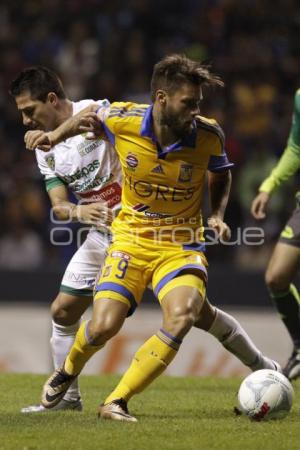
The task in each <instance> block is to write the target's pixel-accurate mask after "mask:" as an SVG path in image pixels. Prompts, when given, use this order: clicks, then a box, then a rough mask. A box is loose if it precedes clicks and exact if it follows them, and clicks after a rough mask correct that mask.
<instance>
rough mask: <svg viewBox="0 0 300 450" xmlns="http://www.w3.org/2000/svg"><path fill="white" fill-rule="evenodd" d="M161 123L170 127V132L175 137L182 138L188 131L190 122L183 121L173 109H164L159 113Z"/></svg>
mask: <svg viewBox="0 0 300 450" xmlns="http://www.w3.org/2000/svg"><path fill="white" fill-rule="evenodd" d="M161 125H166V126H168V127H169V128H170V130H171V132H172V134H173V135H174V136H175V137H176V139H182V138H184V137H185V136H186V135H187V134H189V132H190V128H191V124H190V123H187V122H183V121H182V118H181V117H180V115H178V113H176V112H173V111H170V110H168V111H164V113H163V114H162V115H161Z"/></svg>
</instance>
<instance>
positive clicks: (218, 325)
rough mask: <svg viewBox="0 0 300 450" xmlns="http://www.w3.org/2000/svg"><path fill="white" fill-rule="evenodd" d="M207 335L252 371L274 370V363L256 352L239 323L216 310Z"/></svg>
mask: <svg viewBox="0 0 300 450" xmlns="http://www.w3.org/2000/svg"><path fill="white" fill-rule="evenodd" d="M208 333H210V334H212V335H213V336H215V337H216V338H217V339H218V340H219V341H220V343H221V344H222V345H223V347H225V348H226V350H228V351H229V352H230V353H232V354H233V355H235V356H236V357H237V358H238V359H239V360H240V361H241V362H242V363H243V364H245V365H246V366H248V367H250V369H252V370H253V371H254V370H259V369H272V370H274V369H275V368H276V367H275V364H274V362H273V361H272V360H271V359H270V358H267V357H266V356H264V355H263V354H262V353H261V352H260V351H259V350H258V348H257V347H256V346H255V344H254V343H253V342H252V340H251V339H250V337H249V336H248V334H247V333H246V331H245V330H244V329H243V328H242V326H241V325H240V323H239V322H238V321H237V320H236V319H235V318H234V317H232V316H231V315H230V314H227V313H226V312H224V311H222V310H220V309H218V308H216V317H215V320H214V322H213V324H212V326H211V327H210V329H209V330H208Z"/></svg>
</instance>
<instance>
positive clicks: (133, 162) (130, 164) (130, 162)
mask: <svg viewBox="0 0 300 450" xmlns="http://www.w3.org/2000/svg"><path fill="white" fill-rule="evenodd" d="M126 163H127V168H128V169H129V170H133V171H134V169H135V168H136V167H137V165H138V163H139V161H138V159H137V157H136V156H135V155H134V154H133V153H128V155H127V156H126Z"/></svg>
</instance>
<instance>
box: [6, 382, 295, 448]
mask: <svg viewBox="0 0 300 450" xmlns="http://www.w3.org/2000/svg"><path fill="white" fill-rule="evenodd" d="M44 380H45V377H44V376H39V375H22V374H17V375H16V374H14V375H12V374H0V385H1V403H0V405H1V406H0V449H1V450H52V449H53V450H60V449H66V450H81V449H82V450H90V449H95V450H99V449H103V450H156V449H158V450H192V449H193V450H202V449H203V450H206V449H207V450H210V449H217V450H227V449H228V450H233V449H237V450H249V449H251V450H283V449H284V450H285V449H287V450H292V449H297V450H298V449H299V448H300V426H299V422H300V399H299V395H297V394H298V392H297V391H299V387H298V386H300V381H299V382H298V385H297V383H295V385H294V387H295V394H296V395H295V402H294V405H293V409H292V411H291V413H290V414H289V416H288V417H287V418H286V419H284V420H282V421H273V422H260V423H256V422H251V421H249V420H248V419H247V418H246V417H236V416H235V415H234V413H233V407H234V405H235V404H236V392H237V389H238V387H239V383H240V380H239V379H237V378H235V379H232V378H231V379H218V378H196V377H193V378H170V377H161V379H159V380H158V381H156V382H155V383H154V384H153V386H151V387H150V388H148V389H147V390H146V391H145V392H144V393H142V394H140V395H138V396H136V397H135V398H133V399H132V400H131V402H130V411H131V412H132V413H134V414H135V415H136V417H137V418H138V419H139V422H138V423H136V424H135V423H120V422H110V421H102V420H98V418H97V416H96V408H97V405H98V403H100V401H101V400H103V399H104V397H105V395H106V394H108V393H109V391H110V390H111V389H112V388H113V387H114V385H115V384H116V382H117V380H118V377H116V376H82V377H81V390H82V394H83V400H84V411H83V412H72V411H67V412H60V413H57V412H51V413H42V414H21V413H20V412H19V410H20V408H21V407H22V406H27V405H29V404H34V403H37V399H38V398H39V395H40V390H41V385H42V383H43V381H44Z"/></svg>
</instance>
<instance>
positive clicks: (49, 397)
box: [27, 55, 278, 421]
mask: <svg viewBox="0 0 300 450" xmlns="http://www.w3.org/2000/svg"><path fill="white" fill-rule="evenodd" d="M204 84H207V85H211V86H215V85H216V86H218V85H222V84H223V83H222V82H221V80H220V79H219V78H218V77H216V76H214V75H212V74H211V73H210V72H209V71H208V69H207V68H206V67H204V66H201V64H199V63H197V62H195V61H191V60H189V59H188V58H186V57H184V56H180V55H172V56H168V57H166V58H164V59H163V60H161V61H160V62H159V63H158V64H156V66H155V67H154V72H153V76H152V85H151V91H152V100H153V105H150V106H149V105H139V104H133V103H113V104H112V105H111V107H110V108H100V109H99V110H98V111H97V116H98V117H99V119H100V120H101V122H102V124H103V127H104V130H105V132H106V134H107V136H108V137H109V139H110V140H111V142H112V143H113V144H114V146H115V148H116V151H117V153H118V155H119V159H120V162H121V166H122V172H123V190H122V210H121V212H120V214H119V215H118V217H117V218H116V219H115V221H114V223H113V235H114V238H113V243H112V245H111V247H110V249H109V251H108V256H107V258H106V260H105V264H104V266H103V268H102V271H101V275H100V278H99V280H98V282H97V284H96V287H95V296H94V299H95V301H94V308H93V314H92V319H91V321H89V322H88V323H85V324H83V325H82V326H81V328H80V330H79V331H78V333H77V336H76V340H75V344H74V345H73V347H72V349H71V351H70V353H69V355H68V357H67V359H66V361H65V363H64V366H63V367H62V368H61V369H60V370H57V371H56V372H55V373H54V374H53V375H52V376H51V377H50V378H49V380H48V381H47V382H46V384H45V386H44V392H43V396H42V403H43V405H44V406H45V407H49V408H51V407H52V406H54V405H55V404H56V403H57V402H58V401H59V399H60V398H61V396H62V395H63V392H64V391H65V390H66V389H67V387H68V386H69V384H70V383H71V382H72V381H73V380H74V378H76V376H77V375H78V374H79V373H80V371H81V370H82V368H83V366H84V364H85V363H86V361H87V360H88V359H89V358H90V357H91V356H92V355H93V354H94V353H95V352H96V351H98V350H99V349H100V348H102V347H103V346H104V345H105V343H106V342H107V341H108V340H109V339H110V338H111V337H112V336H114V335H115V334H116V333H117V332H118V331H119V330H120V328H121V326H122V324H123V322H124V320H125V318H126V316H127V315H128V314H130V313H132V312H133V311H134V309H135V308H136V306H137V305H138V304H139V302H140V300H141V297H142V294H143V292H144V290H145V288H146V286H147V285H148V283H149V282H152V286H153V290H154V292H155V294H156V296H157V298H158V300H159V302H160V304H161V308H162V311H163V323H162V327H161V328H160V330H159V331H158V332H157V333H156V334H155V335H154V336H152V337H151V338H150V339H149V340H148V341H147V342H146V343H144V344H143V345H142V346H141V347H140V349H139V350H138V351H137V353H136V355H135V357H134V359H133V361H132V364H131V366H130V368H129V369H128V370H127V372H126V373H125V374H124V376H123V378H122V379H121V381H120V383H119V384H118V386H117V387H116V389H115V390H114V391H113V392H112V393H111V394H110V395H109V397H108V398H107V399H106V400H105V402H104V404H103V405H101V406H100V410H99V415H100V416H101V417H103V418H108V419H113V420H124V421H136V419H135V418H134V417H133V416H131V415H130V414H129V413H128V409H127V402H128V400H129V399H130V398H131V397H132V396H133V395H134V394H137V393H139V392H141V391H142V390H143V389H145V388H146V387H147V386H148V385H149V384H150V383H151V382H152V381H153V380H154V379H155V378H157V377H158V376H159V375H160V374H161V373H162V372H163V371H164V370H165V369H166V367H167V366H168V364H170V362H171V361H172V360H173V358H174V357H175V356H176V354H177V351H178V350H179V348H180V345H181V342H182V339H183V338H184V336H185V335H186V334H187V333H188V331H189V330H190V328H191V327H192V326H196V327H199V328H201V329H203V330H206V331H209V332H210V333H212V334H213V335H214V336H216V337H217V338H218V339H219V340H220V341H221V342H222V343H223V345H224V346H225V347H226V348H227V346H228V347H230V351H232V352H234V353H235V354H236V355H237V356H239V357H240V359H242V360H243V361H244V362H245V363H246V364H247V365H249V366H250V367H251V368H252V369H253V370H255V369H258V368H263V367H265V368H272V369H277V368H278V365H277V363H275V362H273V361H271V360H269V359H268V358H266V357H263V356H262V355H261V353H260V352H259V351H258V350H257V349H256V347H255V346H254V345H253V344H252V343H251V342H250V340H249V339H246V338H245V333H244V332H243V330H242V329H241V327H240V325H239V324H238V323H237V322H236V321H235V320H234V319H233V318H232V317H231V316H229V315H227V314H226V313H223V312H222V311H220V310H219V309H217V308H215V307H213V306H212V305H211V304H210V303H209V302H208V300H207V297H206V282H207V262H206V258H205V256H204V254H203V250H204V237H203V225H202V217H201V202H202V194H203V189H204V182H205V177H206V174H207V175H208V186H209V193H210V203H211V216H210V218H209V219H208V223H209V225H210V227H212V228H213V229H214V230H216V232H217V233H218V235H219V236H220V237H221V238H222V239H228V238H229V237H230V230H229V228H228V226H227V225H226V224H225V222H224V221H223V217H224V212H225V208H226V205H227V201H228V196H229V190H230V183H231V175H230V167H231V165H232V164H231V163H229V161H228V159H227V156H226V153H225V151H224V137H223V133H222V131H221V129H220V127H219V126H218V124H217V123H216V122H215V121H214V120H208V119H205V118H204V117H200V116H199V113H200V111H199V103H200V99H201V97H202V91H201V88H202V85H204ZM89 117H93V118H94V116H93V113H91V114H90V116H89V115H88V114H87V116H86V117H84V119H83V122H81V123H83V124H87V126H84V127H82V129H84V130H85V131H87V130H89V126H88V122H89ZM76 120H77V119H74V118H73V122H72V124H70V122H69V123H68V124H66V125H65V129H64V127H63V128H60V130H57V132H56V133H55V132H54V133H52V134H49V135H48V137H47V138H48V140H47V139H46V140H45V147H44V148H45V149H47V148H48V147H47V144H53V142H54V141H55V140H56V139H59V138H60V139H61V138H62V136H63V138H66V137H67V136H70V135H72V134H74V133H75V132H78V123H77V122H78V121H79V122H80V119H78V120H77V122H76ZM29 140H30V139H29ZM27 144H28V146H29V147H34V145H35V144H34V143H33V142H32V141H31V142H27ZM36 144H37V142H36ZM38 145H39V146H40V148H42V147H43V141H38Z"/></svg>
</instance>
